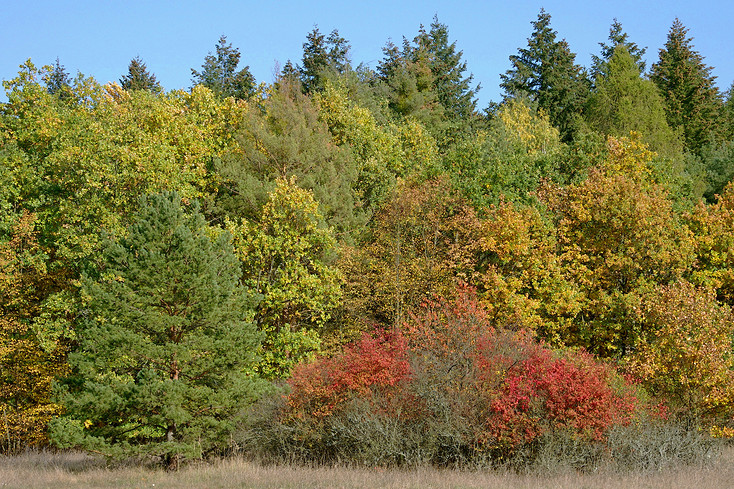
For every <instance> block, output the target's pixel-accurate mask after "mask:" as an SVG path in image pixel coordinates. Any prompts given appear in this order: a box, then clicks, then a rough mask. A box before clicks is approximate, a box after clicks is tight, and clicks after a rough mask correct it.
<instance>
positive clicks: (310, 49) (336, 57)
mask: <svg viewBox="0 0 734 489" xmlns="http://www.w3.org/2000/svg"><path fill="white" fill-rule="evenodd" d="M350 48H351V46H350V45H349V41H347V40H346V39H344V38H343V37H342V36H340V35H339V31H338V30H336V29H334V30H333V31H331V34H329V35H328V36H325V35H324V34H322V33H321V32H320V31H319V28H318V26H316V27H314V29H313V30H312V31H311V32H309V33H308V34H307V35H306V42H305V43H303V61H302V62H303V66H299V67H298V69H299V71H300V73H301V81H302V82H303V86H304V88H305V90H306V92H313V91H317V90H321V89H322V88H323V87H324V76H325V75H326V74H328V73H329V72H332V73H344V72H345V71H346V70H347V69H348V68H349V49H350Z"/></svg>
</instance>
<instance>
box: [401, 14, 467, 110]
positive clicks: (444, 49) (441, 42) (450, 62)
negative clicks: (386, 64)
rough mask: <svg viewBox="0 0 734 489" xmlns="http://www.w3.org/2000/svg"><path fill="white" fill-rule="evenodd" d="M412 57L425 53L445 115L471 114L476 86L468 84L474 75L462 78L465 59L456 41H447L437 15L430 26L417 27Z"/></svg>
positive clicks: (447, 31)
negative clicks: (426, 29) (427, 27)
mask: <svg viewBox="0 0 734 489" xmlns="http://www.w3.org/2000/svg"><path fill="white" fill-rule="evenodd" d="M414 43H415V48H414V50H413V58H414V61H415V59H416V58H419V57H422V56H425V57H426V58H427V59H428V66H429V68H430V69H431V73H432V75H433V87H434V90H435V91H436V94H437V95H438V101H439V102H440V103H441V105H442V106H443V108H444V109H445V111H446V115H447V116H449V117H450V118H454V119H465V118H467V117H470V116H471V115H473V114H474V112H475V110H476V100H475V99H474V97H475V95H476V91H477V90H479V87H476V88H472V87H471V82H472V79H473V78H474V75H472V74H469V76H468V77H466V78H464V76H463V74H464V72H465V71H466V61H462V59H461V58H462V55H463V52H462V51H457V50H456V42H452V43H451V44H449V30H448V27H447V26H446V24H441V23H440V22H439V21H438V17H434V18H433V22H432V23H431V30H430V31H428V32H426V31H425V29H423V28H421V29H420V31H419V33H418V36H416V38H415V40H414Z"/></svg>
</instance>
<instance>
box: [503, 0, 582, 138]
mask: <svg viewBox="0 0 734 489" xmlns="http://www.w3.org/2000/svg"><path fill="white" fill-rule="evenodd" d="M550 20H551V16H550V14H548V13H547V12H546V11H545V10H543V9H541V10H540V13H539V14H538V20H537V21H535V22H532V25H533V27H534V31H533V33H532V35H531V36H530V38H529V39H528V47H527V48H520V49H519V50H518V54H514V55H512V56H510V62H511V63H512V68H511V69H509V70H507V72H505V74H503V75H500V78H501V79H502V83H501V85H500V86H501V87H502V88H503V89H504V91H505V98H506V99H507V98H523V97H524V98H529V99H530V100H532V101H534V102H536V103H537V104H538V107H539V108H541V109H543V110H544V111H545V112H546V113H547V114H548V115H549V117H550V121H551V123H552V124H553V125H554V126H555V127H556V128H558V130H560V131H561V137H562V138H563V140H565V141H568V140H570V139H571V138H572V137H573V134H574V132H575V131H576V130H577V126H578V123H579V121H580V119H581V111H582V108H583V106H584V103H585V102H586V98H587V97H588V94H589V82H588V80H587V79H586V76H585V73H584V72H583V70H582V68H581V67H580V66H579V65H577V64H575V63H574V60H575V59H576V55H575V54H573V53H572V52H571V50H570V49H569V47H568V43H567V42H566V41H565V40H561V41H557V40H556V35H557V32H556V31H554V30H553V29H552V28H551V26H550Z"/></svg>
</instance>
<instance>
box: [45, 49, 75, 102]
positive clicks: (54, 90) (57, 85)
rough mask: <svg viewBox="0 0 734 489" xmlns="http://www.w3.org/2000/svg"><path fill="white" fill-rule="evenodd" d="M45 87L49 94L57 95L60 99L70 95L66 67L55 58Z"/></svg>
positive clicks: (69, 83)
mask: <svg viewBox="0 0 734 489" xmlns="http://www.w3.org/2000/svg"><path fill="white" fill-rule="evenodd" d="M46 89H47V90H48V93H50V94H51V95H57V96H58V97H59V98H61V99H66V98H69V97H71V78H70V77H69V74H68V73H67V72H66V68H64V65H62V64H61V63H60V62H59V58H58V57H57V58H56V64H54V66H53V70H52V71H51V73H50V74H49V75H48V78H47V79H46Z"/></svg>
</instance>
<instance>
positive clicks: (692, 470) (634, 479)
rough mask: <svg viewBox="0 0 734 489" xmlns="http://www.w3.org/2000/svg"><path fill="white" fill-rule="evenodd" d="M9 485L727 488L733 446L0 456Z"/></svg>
mask: <svg viewBox="0 0 734 489" xmlns="http://www.w3.org/2000/svg"><path fill="white" fill-rule="evenodd" d="M0 487H2V488H34V489H40V488H53V489H60V488H63V489H74V488H153V487H155V488H156V489H161V488H194V489H198V488H201V489H204V488H206V489H213V488H253V489H275V488H278V489H280V488H283V489H287V488H293V489H296V488H299V489H300V488H303V489H311V488H313V489H316V488H345V489H362V488H388V489H409V488H410V489H412V488H415V489H418V488H421V489H423V488H440V489H449V488H457V489H458V488H482V489H492V488H497V489H499V488H502V489H515V488H518V489H519V488H522V489H531V488H559V489H560V488H563V489H581V488H584V489H591V488H604V489H630V488H649V489H657V488H660V489H675V488H695V489H722V488H730V487H734V448H730V449H728V450H727V451H725V452H724V453H723V454H722V456H721V457H720V458H719V459H718V460H716V461H715V462H713V463H712V464H710V465H708V466H706V467H680V468H678V469H675V470H670V471H663V472H647V473H622V474H618V473H613V472H604V471H602V472H598V473H594V474H577V473H575V472H568V473H560V474H549V475H543V474H533V475H517V474H513V473H503V472H492V471H457V470H436V469H430V468H426V469H418V470H394V469H377V468H376V469H351V468H303V467H293V466H261V465H259V464H255V463H252V462H248V461H244V460H240V459H235V460H223V461H221V462H218V463H215V464H206V465H204V464H202V465H195V466H189V467H186V468H184V469H182V470H180V471H178V472H165V471H163V470H152V469H146V468H143V467H116V468H109V467H106V466H105V464H104V463H103V462H102V461H99V460H96V459H93V458H90V457H87V456H85V455H83V454H78V453H74V454H52V453H29V454H25V455H20V456H15V457H0Z"/></svg>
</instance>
